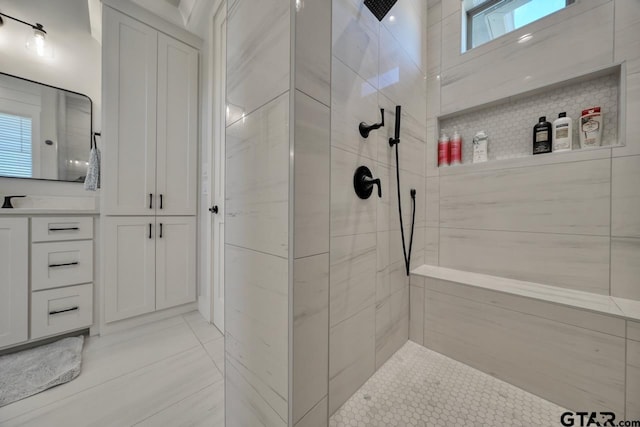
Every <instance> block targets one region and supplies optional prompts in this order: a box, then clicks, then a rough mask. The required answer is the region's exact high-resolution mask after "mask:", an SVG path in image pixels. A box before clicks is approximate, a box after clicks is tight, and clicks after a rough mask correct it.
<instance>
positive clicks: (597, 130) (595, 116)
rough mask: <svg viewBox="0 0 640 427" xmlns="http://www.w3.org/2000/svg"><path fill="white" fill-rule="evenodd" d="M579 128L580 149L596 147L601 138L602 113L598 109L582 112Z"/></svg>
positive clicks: (593, 108)
mask: <svg viewBox="0 0 640 427" xmlns="http://www.w3.org/2000/svg"><path fill="white" fill-rule="evenodd" d="M579 126H580V128H579V129H578V130H579V131H580V132H579V133H580V148H587V147H598V146H599V145H600V143H601V138H602V111H601V110H600V107H592V108H587V109H586V110H583V111H582V115H581V116H580V123H579Z"/></svg>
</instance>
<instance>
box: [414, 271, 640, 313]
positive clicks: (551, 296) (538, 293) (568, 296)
mask: <svg viewBox="0 0 640 427" xmlns="http://www.w3.org/2000/svg"><path fill="white" fill-rule="evenodd" d="M411 274H413V275H415V276H421V277H428V278H433V279H439V280H444V281H448V282H454V283H457V284H462V285H466V286H473V287H477V288H482V289H487V290H491V291H496V292H502V293H506V294H511V295H517V296H521V297H526V298H533V299H536V300H540V301H546V302H551V303H555V304H561V305H564V306H567V307H571V308H579V309H583V310H589V311H593V312H596V313H599V314H606V315H610V316H615V317H621V318H624V319H627V320H636V321H637V320H640V301H634V300H629V299H624V298H617V297H612V296H609V295H600V294H594V293H591V292H582V291H576V290H573V289H566V288H560V287H558V286H549V285H544V284H540V283H533V282H525V281H522V280H516V279H510V278H507V277H498V276H490V275H487V274H480V273H473V272H469V271H462V270H455V269H451V268H445V267H438V266H434V265H426V264H425V265H421V266H419V267H417V268H416V269H414V270H413V271H411Z"/></svg>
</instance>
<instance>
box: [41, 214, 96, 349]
mask: <svg viewBox="0 0 640 427" xmlns="http://www.w3.org/2000/svg"><path fill="white" fill-rule="evenodd" d="M30 263H31V306H30V307H31V315H30V318H31V327H30V331H31V334H30V337H29V338H30V339H32V340H35V339H39V338H44V337H48V336H52V335H56V334H60V333H64V332H70V331H74V330H79V329H83V328H86V327H89V326H91V324H92V323H93V218H92V217H88V216H85V217H56V216H52V217H34V218H31V257H30Z"/></svg>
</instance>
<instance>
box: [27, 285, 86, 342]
mask: <svg viewBox="0 0 640 427" xmlns="http://www.w3.org/2000/svg"><path fill="white" fill-rule="evenodd" d="M92 321H93V285H92V284H91V283H87V284H84V285H77V286H69V287H66V288H57V289H49V290H46V291H41V292H34V293H33V294H32V296H31V339H38V338H43V337H47V336H51V335H55V334H59V333H62V332H67V331H72V330H74V329H79V328H81V327H83V326H89V325H91V323H92Z"/></svg>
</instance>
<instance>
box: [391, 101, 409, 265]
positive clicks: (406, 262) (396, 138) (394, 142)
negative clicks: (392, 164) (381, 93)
mask: <svg viewBox="0 0 640 427" xmlns="http://www.w3.org/2000/svg"><path fill="white" fill-rule="evenodd" d="M401 113H402V108H401V107H400V105H396V127H395V133H394V136H393V138H389V146H390V147H391V148H393V146H394V145H395V146H396V183H397V184H398V213H399V214H400V234H401V235H402V253H403V255H404V266H405V271H406V273H407V276H408V275H409V270H410V267H411V249H412V247H413V229H414V226H415V223H416V190H415V188H412V189H411V191H410V193H409V194H410V195H411V201H412V204H413V213H412V215H411V237H409V251H407V245H406V243H405V238H404V222H403V220H402V200H401V197H400V159H399V155H398V150H399V147H398V145H399V144H400V117H401Z"/></svg>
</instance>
